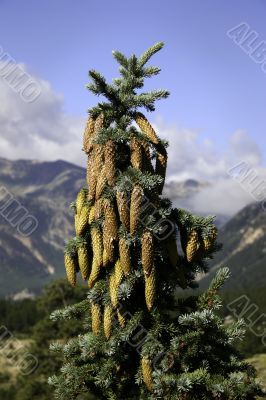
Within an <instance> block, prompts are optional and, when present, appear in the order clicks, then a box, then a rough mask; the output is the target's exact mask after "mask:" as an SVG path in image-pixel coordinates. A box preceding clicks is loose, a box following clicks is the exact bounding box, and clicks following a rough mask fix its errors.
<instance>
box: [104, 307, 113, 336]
mask: <svg viewBox="0 0 266 400" xmlns="http://www.w3.org/2000/svg"><path fill="white" fill-rule="evenodd" d="M112 318H113V309H112V307H111V306H110V305H107V306H105V307H104V315H103V330H104V334H105V337H106V339H107V340H109V339H110V336H111V332H112Z"/></svg>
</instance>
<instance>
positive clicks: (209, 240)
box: [203, 227, 217, 251]
mask: <svg viewBox="0 0 266 400" xmlns="http://www.w3.org/2000/svg"><path fill="white" fill-rule="evenodd" d="M216 238H217V228H216V227H214V228H213V230H212V232H211V234H210V235H209V236H208V237H206V238H204V239H203V244H204V250H205V251H209V250H211V248H212V247H213V245H214V243H215V240H216Z"/></svg>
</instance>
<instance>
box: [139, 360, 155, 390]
mask: <svg viewBox="0 0 266 400" xmlns="http://www.w3.org/2000/svg"><path fill="white" fill-rule="evenodd" d="M141 371H142V376H143V381H144V383H145V385H146V387H147V389H148V390H149V391H150V392H152V390H153V380H152V363H151V361H150V360H149V359H148V358H146V357H142V358H141Z"/></svg>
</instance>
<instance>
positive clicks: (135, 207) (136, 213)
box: [130, 185, 143, 235]
mask: <svg viewBox="0 0 266 400" xmlns="http://www.w3.org/2000/svg"><path fill="white" fill-rule="evenodd" d="M142 200H143V190H142V188H141V187H140V186H139V185H135V186H134V188H133V190H132V193H131V203H130V233H131V234H132V235H133V234H135V233H136V230H137V228H138V225H139V222H140V214H141V206H142Z"/></svg>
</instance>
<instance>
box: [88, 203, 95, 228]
mask: <svg viewBox="0 0 266 400" xmlns="http://www.w3.org/2000/svg"><path fill="white" fill-rule="evenodd" d="M93 221H95V206H92V207H91V209H90V212H89V218H88V223H89V225H90V224H92V222H93Z"/></svg>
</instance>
